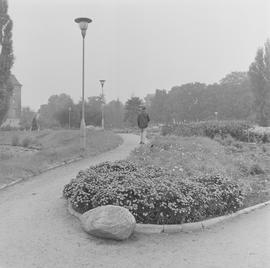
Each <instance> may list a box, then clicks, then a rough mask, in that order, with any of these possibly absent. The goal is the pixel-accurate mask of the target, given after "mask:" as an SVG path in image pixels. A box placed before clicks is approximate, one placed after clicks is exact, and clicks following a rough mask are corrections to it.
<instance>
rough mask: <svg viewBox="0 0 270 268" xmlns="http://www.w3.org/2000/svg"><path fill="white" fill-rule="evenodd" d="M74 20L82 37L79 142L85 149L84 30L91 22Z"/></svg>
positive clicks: (80, 19)
mask: <svg viewBox="0 0 270 268" xmlns="http://www.w3.org/2000/svg"><path fill="white" fill-rule="evenodd" d="M75 22H76V23H78V25H79V27H80V29H81V33H82V38H83V47H82V120H81V127H80V128H81V136H82V142H81V149H83V150H85V149H86V125H85V119H84V39H85V35H86V30H87V27H88V24H89V23H90V22H92V20H91V19H89V18H77V19H75Z"/></svg>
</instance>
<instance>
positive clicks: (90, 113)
mask: <svg viewBox="0 0 270 268" xmlns="http://www.w3.org/2000/svg"><path fill="white" fill-rule="evenodd" d="M101 105H102V98H101V96H92V97H89V98H88V100H87V102H86V103H85V123H86V125H93V126H99V127H100V126H101V120H102V112H101Z"/></svg>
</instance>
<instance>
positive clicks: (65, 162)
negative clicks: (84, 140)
mask: <svg viewBox="0 0 270 268" xmlns="http://www.w3.org/2000/svg"><path fill="white" fill-rule="evenodd" d="M82 159H83V157H82V156H79V157H76V158H71V159H68V160H66V161H63V162H56V163H54V164H52V165H49V166H48V167H46V168H43V169H41V170H40V171H39V172H38V173H37V174H35V175H30V176H27V177H25V178H17V179H16V180H14V181H12V182H10V183H7V184H4V185H2V186H0V191H1V190H4V189H6V188H7V187H10V186H12V185H15V184H17V183H19V182H21V181H25V180H27V179H30V178H33V177H35V176H38V175H39V174H42V173H45V172H47V171H50V170H52V169H56V168H59V167H63V166H65V165H68V164H71V163H74V162H77V161H80V160H82Z"/></svg>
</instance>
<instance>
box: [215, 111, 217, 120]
mask: <svg viewBox="0 0 270 268" xmlns="http://www.w3.org/2000/svg"><path fill="white" fill-rule="evenodd" d="M217 116H218V112H215V118H216V121H217V120H218V118H217Z"/></svg>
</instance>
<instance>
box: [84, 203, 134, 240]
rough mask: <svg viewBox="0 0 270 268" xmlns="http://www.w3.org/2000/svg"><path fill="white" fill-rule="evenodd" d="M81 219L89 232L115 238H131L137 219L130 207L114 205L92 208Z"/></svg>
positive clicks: (98, 235)
mask: <svg viewBox="0 0 270 268" xmlns="http://www.w3.org/2000/svg"><path fill="white" fill-rule="evenodd" d="M80 220H81V222H82V227H83V229H84V230H85V231H86V232H87V233H89V234H91V235H94V236H97V237H102V238H110V239H115V240H125V239H127V238H129V237H130V235H131V234H132V233H133V231H134V229H135V226H136V220H135V218H134V216H133V215H132V214H131V213H130V212H129V210H128V209H126V208H123V207H119V206H113V205H107V206H100V207H97V208H94V209H91V210H89V211H87V212H85V213H84V214H83V215H82V216H81V217H80Z"/></svg>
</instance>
